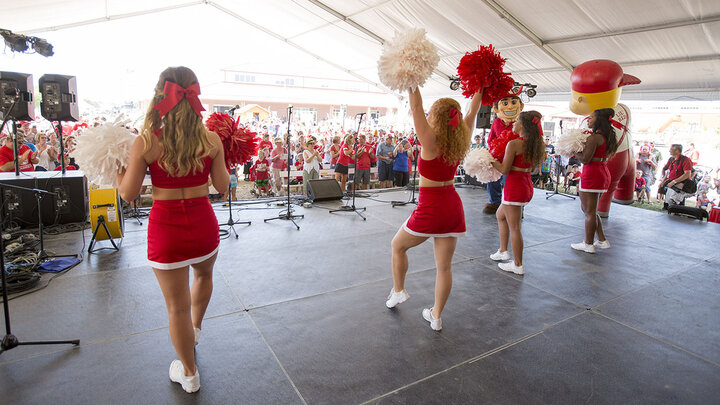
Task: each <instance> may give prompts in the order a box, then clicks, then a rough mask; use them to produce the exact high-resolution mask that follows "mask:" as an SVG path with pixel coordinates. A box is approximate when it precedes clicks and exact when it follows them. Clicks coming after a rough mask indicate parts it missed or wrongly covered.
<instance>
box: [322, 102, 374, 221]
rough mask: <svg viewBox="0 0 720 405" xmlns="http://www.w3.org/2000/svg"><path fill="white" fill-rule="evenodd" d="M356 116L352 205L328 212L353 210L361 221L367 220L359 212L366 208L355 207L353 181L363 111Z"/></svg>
mask: <svg viewBox="0 0 720 405" xmlns="http://www.w3.org/2000/svg"><path fill="white" fill-rule="evenodd" d="M358 116H359V117H360V119H359V120H358V129H357V133H356V134H355V138H356V139H355V145H354V146H355V148H354V149H353V153H354V155H355V169H354V170H355V178H354V179H353V188H352V205H343V206H342V207H340V208H338V209H335V210H330V213H331V214H332V213H334V212H354V213H356V214H358V215H359V216H360V218H362V219H363V221H367V218H365V216H364V215H363V214H361V213H360V212H362V211H365V210H366V208H365V207H362V208H357V207H356V206H355V190H356V189H357V184H355V183H356V180H357V170H358V168H357V147H358V144H359V143H360V142H359V141H358V139H357V138H359V137H360V124H362V120H363V117H364V116H365V113H359V114H358Z"/></svg>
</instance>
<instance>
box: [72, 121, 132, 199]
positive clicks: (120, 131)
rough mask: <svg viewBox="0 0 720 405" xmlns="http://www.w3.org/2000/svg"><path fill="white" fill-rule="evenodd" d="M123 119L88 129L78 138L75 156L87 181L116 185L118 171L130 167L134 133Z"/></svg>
mask: <svg viewBox="0 0 720 405" xmlns="http://www.w3.org/2000/svg"><path fill="white" fill-rule="evenodd" d="M123 124H124V121H123V120H121V119H120V118H118V119H116V120H115V122H114V123H112V124H110V123H108V124H104V125H100V126H98V127H94V128H88V129H87V130H85V131H84V132H83V133H82V135H81V136H79V137H78V138H77V145H76V146H75V151H74V152H73V154H72V155H73V157H74V158H75V161H76V162H77V163H78V165H79V166H80V168H81V169H82V171H83V172H84V173H85V175H86V176H87V178H88V180H89V181H90V182H91V183H93V184H96V185H98V186H100V187H117V174H118V170H120V169H121V168H125V167H127V164H128V160H129V158H130V149H131V148H132V144H133V142H135V138H137V137H136V136H135V135H133V133H132V132H130V131H129V130H127V129H126V128H125V127H124V126H123Z"/></svg>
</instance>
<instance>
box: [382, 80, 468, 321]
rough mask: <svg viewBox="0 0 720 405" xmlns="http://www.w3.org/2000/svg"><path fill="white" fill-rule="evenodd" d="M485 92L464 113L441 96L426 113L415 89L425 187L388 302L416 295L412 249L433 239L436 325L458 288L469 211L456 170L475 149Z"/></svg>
mask: <svg viewBox="0 0 720 405" xmlns="http://www.w3.org/2000/svg"><path fill="white" fill-rule="evenodd" d="M481 98H482V92H478V93H475V95H474V96H473V98H472V102H471V105H470V111H469V112H468V114H467V115H466V116H465V117H464V118H463V116H462V113H461V112H460V104H458V102H457V101H455V100H453V99H451V98H441V99H439V100H437V101H435V102H434V103H433V105H432V107H430V112H429V114H428V116H427V118H426V117H425V111H424V110H423V103H422V96H421V95H420V90H419V89H416V90H410V110H411V111H412V115H413V121H414V124H415V132H416V133H417V137H418V139H419V140H420V144H422V146H423V147H422V149H421V151H420V157H419V160H418V171H419V172H420V192H419V198H418V206H417V208H416V209H415V211H413V213H412V215H410V218H408V219H407V221H405V224H404V225H403V226H402V227H401V228H400V230H398V232H397V234H396V235H395V237H394V238H393V240H392V252H393V253H392V273H393V288H392V289H391V290H390V295H389V296H388V300H387V301H386V303H385V305H386V306H387V307H388V308H394V307H395V306H396V305H398V304H400V303H402V302H404V301H406V300H407V299H408V298H410V295H409V294H408V293H407V291H405V275H406V274H407V270H408V257H407V251H408V249H410V248H412V247H414V246H417V245H419V244H421V243H423V242H425V241H426V240H428V239H429V238H433V245H434V250H435V263H436V266H437V277H436V279H435V302H434V304H433V306H432V307H430V308H426V309H424V310H423V311H422V315H423V318H424V319H425V320H426V321H428V322H429V323H430V327H431V328H432V329H433V330H436V331H439V330H441V329H442V320H441V318H440V315H441V314H442V311H443V308H444V307H445V303H446V302H447V299H448V297H449V296H450V289H451V288H452V272H451V268H452V257H453V254H454V253H455V246H456V245H457V238H458V237H459V236H463V235H465V212H464V210H463V205H462V201H461V200H460V196H459V195H458V193H457V191H455V186H454V185H453V184H454V183H455V174H456V173H457V167H458V165H459V164H460V161H461V160H462V159H463V158H464V157H465V154H466V153H467V150H468V149H469V148H470V136H471V134H472V131H471V128H473V125H474V124H475V117H476V115H477V113H478V110H479V109H480V100H481Z"/></svg>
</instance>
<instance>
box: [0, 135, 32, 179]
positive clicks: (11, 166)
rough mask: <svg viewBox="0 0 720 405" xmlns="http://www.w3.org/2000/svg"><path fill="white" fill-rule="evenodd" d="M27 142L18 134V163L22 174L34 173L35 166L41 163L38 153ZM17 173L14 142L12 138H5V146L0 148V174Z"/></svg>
mask: <svg viewBox="0 0 720 405" xmlns="http://www.w3.org/2000/svg"><path fill="white" fill-rule="evenodd" d="M23 142H25V140H24V139H23V138H22V135H20V133H18V148H19V150H18V154H19V155H20V157H19V158H18V163H19V164H20V171H21V172H32V171H34V170H35V166H34V165H33V164H35V163H38V162H40V160H39V159H38V158H37V152H33V151H32V149H30V147H29V146H27V145H25V144H24V143H23ZM12 171H15V153H14V152H13V141H12V138H11V137H9V136H8V137H6V138H5V145H3V146H2V147H0V172H12Z"/></svg>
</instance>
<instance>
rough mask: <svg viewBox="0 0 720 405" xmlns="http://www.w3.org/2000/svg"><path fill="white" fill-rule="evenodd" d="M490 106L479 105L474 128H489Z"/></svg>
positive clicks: (490, 119) (490, 118)
mask: <svg viewBox="0 0 720 405" xmlns="http://www.w3.org/2000/svg"><path fill="white" fill-rule="evenodd" d="M491 113H492V106H490V105H483V106H480V111H478V115H477V121H476V122H475V128H477V129H482V128H485V129H490V127H491V126H492V114H491Z"/></svg>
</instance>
